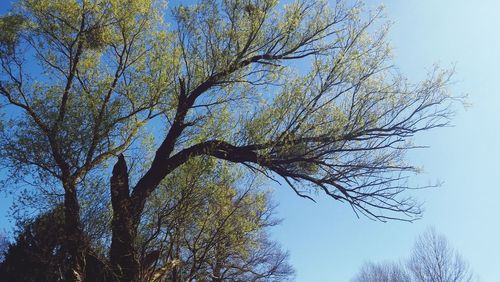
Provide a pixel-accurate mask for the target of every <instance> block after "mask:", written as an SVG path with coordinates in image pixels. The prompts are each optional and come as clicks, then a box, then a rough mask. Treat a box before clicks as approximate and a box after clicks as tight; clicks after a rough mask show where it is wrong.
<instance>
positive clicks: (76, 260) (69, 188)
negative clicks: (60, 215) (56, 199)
mask: <svg viewBox="0 0 500 282" xmlns="http://www.w3.org/2000/svg"><path fill="white" fill-rule="evenodd" d="M64 188H65V194H64V225H65V226H64V227H65V233H66V234H65V236H66V238H65V242H66V245H65V248H66V251H67V252H68V255H69V268H68V272H67V273H66V280H67V281H84V280H85V252H86V249H87V243H86V240H85V236H84V234H83V230H82V226H81V222H80V205H79V204H78V199H77V195H76V187H75V185H74V184H68V183H66V184H65V185H64ZM54 235H56V234H54Z"/></svg>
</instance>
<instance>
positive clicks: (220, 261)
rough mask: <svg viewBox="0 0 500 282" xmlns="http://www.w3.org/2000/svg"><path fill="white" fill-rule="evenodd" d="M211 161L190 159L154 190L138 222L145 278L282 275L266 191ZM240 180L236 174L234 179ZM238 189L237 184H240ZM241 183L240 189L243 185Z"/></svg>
mask: <svg viewBox="0 0 500 282" xmlns="http://www.w3.org/2000/svg"><path fill="white" fill-rule="evenodd" d="M215 164H216V163H215V162H214V161H213V160H210V159H208V160H207V159H205V160H203V159H198V160H196V161H193V160H191V161H189V163H188V164H187V165H184V166H182V167H180V168H179V170H177V171H176V172H174V173H173V174H172V175H171V176H169V177H168V178H167V181H164V182H163V183H162V184H161V188H166V187H169V189H161V188H160V189H159V191H157V192H156V193H155V195H152V198H151V201H150V203H149V204H148V206H147V207H146V210H145V215H144V217H145V218H147V220H146V221H145V224H144V225H143V226H141V227H140V228H139V234H140V236H139V238H142V239H141V242H142V243H140V244H139V246H140V250H141V251H140V254H141V255H140V256H139V257H140V258H141V261H148V264H149V265H151V266H149V267H145V266H144V265H143V272H142V274H141V277H142V279H144V281H164V280H165V279H166V280H168V281H191V280H196V281H284V280H286V279H288V278H290V277H291V276H292V275H293V270H292V268H291V267H290V265H289V264H288V263H287V260H288V254H287V253H285V252H283V251H282V250H281V248H280V247H279V246H278V245H277V244H276V243H275V242H273V241H271V240H270V239H269V236H268V234H267V233H266V232H267V229H268V228H269V227H271V226H274V225H276V224H278V223H279V221H278V220H276V219H274V217H273V209H274V205H272V204H271V203H270V202H269V193H267V192H262V191H259V189H258V187H257V185H256V179H254V178H252V179H248V180H245V181H244V179H241V178H239V177H236V176H235V175H241V173H238V171H235V170H234V169H230V168H228V167H227V166H221V165H217V166H216V167H217V169H216V170H214V169H213V168H212V167H213V166H214V165H215ZM238 178H239V179H238ZM236 187H240V189H237V188H236ZM241 188H243V189H241Z"/></svg>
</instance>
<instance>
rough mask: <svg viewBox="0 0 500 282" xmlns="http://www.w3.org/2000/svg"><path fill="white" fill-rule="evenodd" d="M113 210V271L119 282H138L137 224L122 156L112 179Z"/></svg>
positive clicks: (111, 254)
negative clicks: (135, 241) (133, 215)
mask: <svg viewBox="0 0 500 282" xmlns="http://www.w3.org/2000/svg"><path fill="white" fill-rule="evenodd" d="M111 204H112V206H113V221H112V223H111V224H112V239H111V251H110V257H111V267H112V268H113V271H114V272H115V275H116V276H117V278H118V280H119V281H127V282H129V281H130V282H131V281H134V282H135V281H139V275H140V264H139V260H138V259H137V254H136V250H135V246H134V240H135V237H136V235H137V223H136V222H134V220H133V217H132V213H131V203H130V195H129V183H128V172H127V163H126V162H125V158H124V157H123V155H120V156H119V158H118V162H117V163H116V164H115V166H114V167H113V175H112V177H111Z"/></svg>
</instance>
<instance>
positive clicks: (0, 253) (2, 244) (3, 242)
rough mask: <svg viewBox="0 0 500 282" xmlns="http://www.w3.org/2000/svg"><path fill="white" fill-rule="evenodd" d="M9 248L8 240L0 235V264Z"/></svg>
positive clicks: (3, 235)
mask: <svg viewBox="0 0 500 282" xmlns="http://www.w3.org/2000/svg"><path fill="white" fill-rule="evenodd" d="M8 247H9V239H8V238H7V236H6V235H5V234H4V233H0V263H1V262H2V261H3V260H4V259H5V253H6V252H7V248H8Z"/></svg>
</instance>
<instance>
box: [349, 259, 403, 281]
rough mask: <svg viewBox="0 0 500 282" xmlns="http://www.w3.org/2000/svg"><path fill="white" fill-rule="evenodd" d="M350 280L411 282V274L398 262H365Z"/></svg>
mask: <svg viewBox="0 0 500 282" xmlns="http://www.w3.org/2000/svg"><path fill="white" fill-rule="evenodd" d="M351 281H352V282H411V281H412V280H411V276H410V274H408V273H407V271H406V269H405V268H404V267H402V266H401V265H399V264H395V263H386V264H375V263H371V262H369V263H365V264H364V265H363V266H362V268H361V270H360V271H359V273H358V275H357V276H356V277H355V278H353V279H352V280H351Z"/></svg>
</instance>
